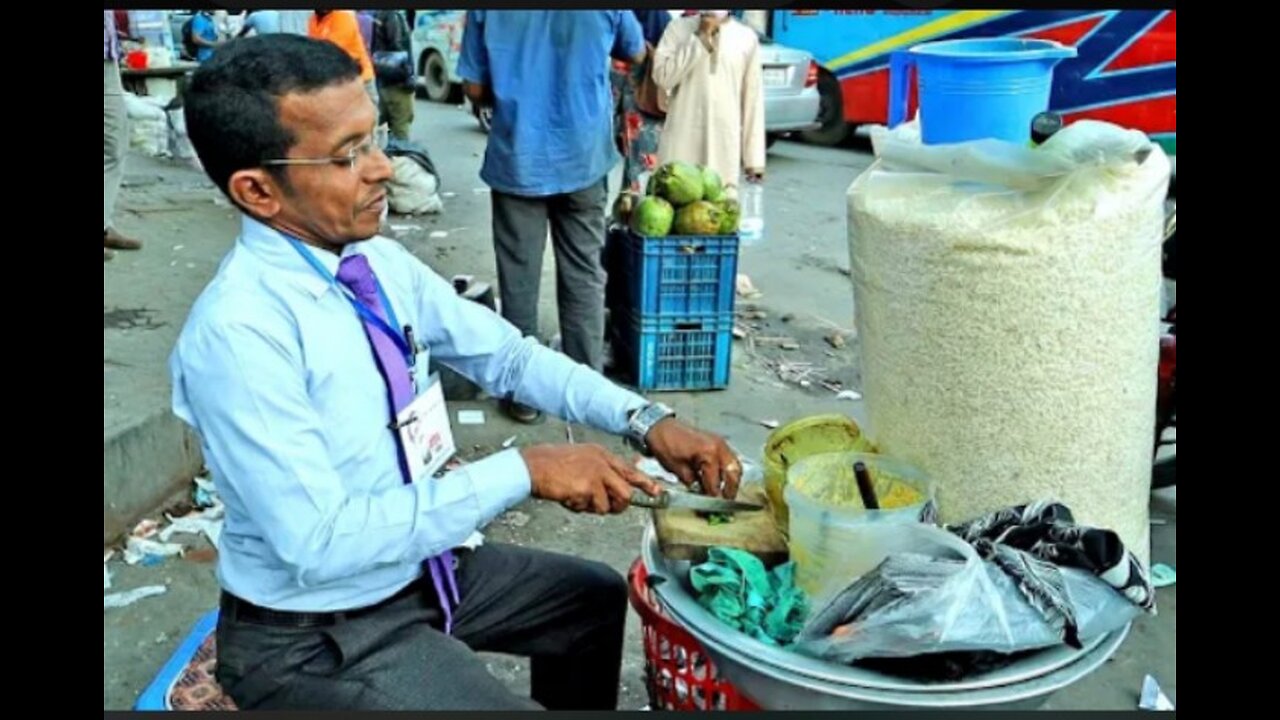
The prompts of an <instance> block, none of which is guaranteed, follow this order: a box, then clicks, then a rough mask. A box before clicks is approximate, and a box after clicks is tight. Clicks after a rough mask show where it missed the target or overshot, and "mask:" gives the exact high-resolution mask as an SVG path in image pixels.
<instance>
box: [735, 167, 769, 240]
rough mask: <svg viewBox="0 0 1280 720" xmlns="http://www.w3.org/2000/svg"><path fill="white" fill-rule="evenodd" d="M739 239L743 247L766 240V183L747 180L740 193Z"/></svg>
mask: <svg viewBox="0 0 1280 720" xmlns="http://www.w3.org/2000/svg"><path fill="white" fill-rule="evenodd" d="M738 207H739V208H740V210H741V215H740V216H739V220H738V240H739V242H740V243H741V244H742V246H743V247H750V246H752V245H759V244H760V243H761V242H762V241H763V240H764V185H762V184H761V183H758V182H751V181H749V180H748V181H747V182H746V183H745V184H743V186H742V190H741V191H740V192H739V193H738Z"/></svg>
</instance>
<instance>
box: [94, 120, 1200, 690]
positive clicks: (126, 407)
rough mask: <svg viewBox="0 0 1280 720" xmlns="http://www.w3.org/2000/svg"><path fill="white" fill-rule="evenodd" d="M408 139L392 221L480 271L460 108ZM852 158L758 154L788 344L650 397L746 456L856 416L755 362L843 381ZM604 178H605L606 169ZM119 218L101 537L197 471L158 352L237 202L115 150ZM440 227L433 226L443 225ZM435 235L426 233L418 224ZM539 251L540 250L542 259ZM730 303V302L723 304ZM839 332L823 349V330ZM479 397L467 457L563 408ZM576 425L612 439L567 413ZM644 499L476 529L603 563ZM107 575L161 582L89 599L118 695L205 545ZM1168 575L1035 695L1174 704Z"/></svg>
mask: <svg viewBox="0 0 1280 720" xmlns="http://www.w3.org/2000/svg"><path fill="white" fill-rule="evenodd" d="M417 111H418V118H417V120H416V122H415V126H414V134H415V137H416V138H418V139H420V140H422V141H424V142H425V143H426V144H427V146H428V147H429V149H430V151H431V153H432V156H433V158H434V160H435V162H436V165H437V167H439V168H440V169H441V172H443V173H444V177H443V183H444V186H443V191H444V192H446V193H447V194H448V195H447V197H446V205H447V207H446V210H445V213H444V214H443V215H439V216H432V217H422V218H399V217H393V218H392V220H391V226H392V232H393V233H394V234H395V235H396V236H397V237H398V238H399V239H400V240H401V241H403V242H404V243H405V245H406V246H407V247H409V248H410V250H412V251H413V252H414V253H415V254H416V255H417V256H418V257H420V258H421V259H422V260H423V261H425V262H426V263H428V264H429V265H431V266H432V267H434V268H435V269H436V270H437V271H439V272H440V273H441V274H443V275H445V276H446V277H447V276H449V275H452V274H455V273H468V274H473V275H476V276H478V277H479V278H480V279H482V280H487V281H493V278H494V265H493V253H492V246H491V242H490V233H489V222H490V221H489V196H488V191H487V189H486V188H485V186H484V184H483V183H482V182H480V180H479V178H478V170H479V166H480V161H481V157H482V154H483V152H484V143H485V137H484V135H483V134H481V132H480V131H479V130H478V128H477V126H476V123H475V121H474V120H473V119H472V118H471V116H470V115H468V114H466V113H464V112H462V111H461V110H459V109H457V108H453V107H448V106H443V105H436V104H429V103H425V102H419V103H418V105H417ZM868 162H869V156H868V155H867V154H866V153H865V152H864V151H861V150H859V149H857V148H816V147H810V146H805V145H800V144H794V143H788V142H782V143H779V144H778V145H776V146H775V147H774V148H773V150H772V151H771V154H770V165H769V184H768V195H767V203H766V212H767V220H768V222H767V226H766V233H767V240H766V242H765V243H764V244H762V245H761V246H758V247H753V248H748V249H746V250H744V252H743V254H742V259H741V268H740V269H741V271H742V272H745V273H747V274H749V275H750V277H751V278H752V280H753V282H754V284H755V286H756V287H757V288H759V289H760V291H761V292H762V293H763V295H762V297H760V298H759V299H757V300H754V301H750V303H749V304H751V305H754V306H755V307H757V308H758V309H759V310H760V311H761V313H760V314H761V315H762V316H763V317H761V318H759V319H757V320H755V321H754V322H755V323H756V324H758V325H760V326H761V329H760V334H762V335H779V336H780V335H786V336H789V337H792V338H794V339H795V340H796V341H797V342H798V343H799V345H800V349H798V350H791V351H788V350H782V349H779V348H777V347H764V346H757V348H756V353H755V354H753V353H751V352H750V351H749V350H748V348H747V347H746V346H745V344H744V343H738V344H737V347H736V348H735V354H734V364H733V375H732V383H731V385H730V387H729V389H727V390H725V391H722V392H708V393H695V394H690V393H675V394H665V395H664V396H663V400H664V401H666V402H668V403H669V404H672V405H673V406H675V407H676V408H677V410H678V411H679V412H680V414H681V415H682V416H683V417H685V418H687V419H689V420H690V421H692V422H694V423H695V424H697V425H700V426H703V427H706V428H709V429H712V430H715V431H718V432H720V433H722V434H724V435H726V436H728V437H729V439H730V441H731V442H732V443H733V444H734V445H735V446H736V447H738V448H739V449H740V450H742V451H743V452H745V453H747V454H748V455H753V456H754V455H758V451H759V448H760V447H761V446H762V444H763V442H764V440H765V436H766V435H767V433H768V432H769V431H768V429H766V428H765V427H764V426H763V425H762V424H761V422H762V421H772V420H776V421H782V422H785V421H787V420H789V419H791V418H795V417H800V416H805V415H811V414H816V413H822V412H845V413H848V414H850V415H852V416H853V417H854V418H856V419H859V420H862V419H864V417H863V408H862V404H861V402H857V401H846V400H838V399H836V398H835V396H834V394H833V393H832V392H830V391H828V390H826V389H823V388H822V387H820V386H818V384H817V383H815V384H814V385H813V386H812V387H810V388H808V389H802V388H800V387H797V386H796V385H794V384H788V383H783V382H781V381H780V380H779V379H778V377H777V375H776V373H774V372H773V371H771V370H769V369H768V368H767V367H766V366H765V362H766V361H767V360H770V359H773V360H776V359H785V360H788V361H793V362H795V361H802V362H809V363H812V364H813V366H814V367H815V368H816V370H815V380H822V379H827V380H835V381H839V382H841V383H843V384H844V386H846V387H850V388H857V387H858V386H859V378H858V375H857V369H856V368H857V342H856V337H855V336H854V335H853V333H852V331H851V330H852V325H853V298H852V291H851V287H850V284H849V278H848V276H847V268H848V252H847V248H846V240H845V223H844V217H845V210H844V207H845V203H844V193H845V190H846V188H847V187H848V186H849V183H850V182H851V181H852V180H853V178H854V177H855V176H856V175H857V173H858V172H860V171H861V170H862V169H863V168H864V167H865V166H866V165H867V164H868ZM614 180H615V182H614V183H613V186H614V187H616V186H617V182H616V173H615V178H614ZM121 204H122V207H121V211H120V213H119V223H118V224H119V226H120V228H121V229H122V230H124V231H126V232H128V233H132V234H134V235H136V236H137V237H140V238H143V239H144V240H145V241H146V243H147V245H146V247H145V248H144V249H143V250H142V251H140V252H133V253H118V254H117V257H116V259H115V260H113V261H111V262H108V263H105V264H104V266H103V475H104V478H103V485H104V487H103V495H104V498H103V500H104V501H103V505H104V523H103V524H104V543H109V542H111V541H112V540H114V539H115V538H117V537H119V535H120V534H121V533H122V532H123V531H124V530H126V529H127V528H129V527H132V525H133V523H134V522H135V521H136V520H137V519H139V518H140V517H143V516H146V515H150V516H155V515H156V512H155V511H156V509H157V508H158V507H160V506H161V505H162V504H163V503H164V502H166V500H167V499H168V498H171V497H173V496H174V494H175V493H183V492H186V490H187V488H188V487H189V480H190V478H191V476H192V475H193V474H194V473H195V472H196V471H197V470H198V469H199V466H200V459H199V452H198V446H197V445H195V444H194V443H193V442H192V439H191V438H190V436H189V434H188V433H187V432H186V431H185V430H184V429H183V428H182V426H181V425H180V424H179V423H178V422H177V421H176V420H174V419H173V418H172V416H171V415H170V414H169V411H168V407H169V382H168V372H167V369H166V361H167V356H168V352H169V350H170V348H171V347H172V345H173V342H174V340H175V338H176V336H177V333H178V331H179V329H180V328H181V325H182V322H183V320H184V318H185V316H186V313H187V311H188V308H189V307H190V304H191V302H192V301H193V300H194V298H195V296H196V295H197V294H198V293H199V291H200V290H201V288H202V287H203V286H204V284H205V283H206V282H207V281H208V280H209V278H210V277H212V275H213V273H214V271H215V270H216V267H217V264H218V262H219V260H220V259H221V257H222V256H223V254H224V253H225V252H226V251H227V250H228V248H229V247H230V246H231V243H232V240H233V238H234V236H235V232H236V229H237V222H236V215H235V213H234V212H233V211H232V210H231V209H230V207H229V206H228V205H227V203H226V202H225V201H224V200H223V199H222V197H221V196H220V195H219V194H218V193H217V192H216V191H215V190H214V189H213V188H212V186H211V185H210V184H209V183H208V182H207V181H206V180H205V179H204V177H203V175H202V174H200V173H199V172H198V171H197V170H195V169H193V168H190V167H185V166H180V165H176V164H172V163H168V162H164V161H156V160H151V159H148V158H141V157H131V158H130V160H129V164H128V174H127V179H126V188H125V190H124V192H123V195H122V203H121ZM442 233H443V234H442ZM433 234H434V237H433ZM550 256H551V254H550V253H548V258H550ZM553 272H554V271H553V268H552V266H551V263H550V260H548V264H547V267H546V268H545V275H544V292H543V299H542V303H541V314H542V318H543V332H544V335H545V336H547V337H549V336H551V335H552V334H554V329H555V309H554V284H553V283H554V274H553ZM741 306H742V303H741V302H740V307H741ZM835 333H839V334H842V335H843V337H845V338H846V339H847V340H848V342H847V343H846V344H845V345H844V346H843V347H839V348H834V347H832V346H831V345H830V344H828V342H826V340H825V338H827V337H829V336H831V335H832V334H835ZM462 408H480V409H484V410H486V415H487V422H486V424H485V425H483V426H459V425H456V424H455V432H456V434H457V436H458V441H459V446H460V447H461V448H462V449H463V453H464V454H465V455H481V454H484V453H485V452H489V451H492V450H493V449H495V448H497V447H499V446H500V445H501V444H502V442H503V441H504V440H505V439H507V438H509V437H512V436H515V437H516V442H518V443H521V444H526V443H535V442H562V441H564V439H565V437H566V430H565V425H564V423H562V422H560V421H558V420H549V421H548V422H546V423H545V424H543V425H539V426H533V427H528V426H518V425H514V424H512V423H510V422H509V421H507V420H506V419H505V418H504V417H503V416H501V415H500V414H499V413H498V412H497V408H496V405H495V404H494V403H492V401H487V400H481V401H476V402H471V403H461V404H456V405H455V408H454V409H462ZM574 435H575V439H576V440H577V441H579V442H582V441H584V440H601V441H603V442H605V443H606V444H609V445H610V446H611V447H615V448H617V449H618V450H619V451H621V450H622V446H621V445H620V444H619V443H618V442H617V441H616V440H613V439H610V438H603V437H601V436H599V435H598V434H596V433H594V432H593V431H589V430H587V429H584V428H581V427H576V428H575V430H574ZM1153 516H1155V517H1157V518H1158V519H1159V524H1157V525H1156V526H1155V527H1154V528H1153V537H1154V543H1155V546H1154V550H1153V553H1154V558H1155V560H1156V561H1158V562H1166V563H1168V564H1170V565H1174V566H1176V564H1177V548H1176V538H1177V498H1176V490H1172V491H1167V492H1165V493H1160V494H1158V495H1156V496H1154V497H1153ZM643 522H644V515H643V514H642V513H641V512H639V511H631V512H628V513H627V514H625V515H622V516H618V517H609V518H598V517H590V516H580V515H572V514H570V513H568V512H566V511H564V510H562V509H561V508H559V507H558V506H553V505H550V504H546V503H541V502H538V501H528V502H526V503H524V504H523V505H521V506H520V507H519V508H516V509H513V510H512V511H510V512H508V513H507V514H505V515H503V516H502V517H500V518H499V519H498V521H496V522H495V523H494V524H493V525H491V526H490V527H489V528H488V529H487V530H486V532H487V533H488V537H489V540H490V541H491V542H514V543H520V544H527V545H533V546H537V547H542V548H546V549H549V550H557V551H563V552H570V553H575V554H579V555H582V556H584V557H589V558H593V559H598V560H601V561H604V562H606V563H608V564H610V565H612V566H613V567H615V568H616V569H618V570H619V571H622V572H625V570H626V569H627V567H628V566H629V565H630V564H631V562H632V561H633V560H634V559H635V557H636V556H637V554H638V549H639V542H640V535H641V531H642V528H643ZM111 568H112V571H113V573H114V585H113V590H122V589H130V588H133V587H138V586H142V585H152V584H164V585H166V586H167V587H168V592H167V593H166V594H164V595H161V596H159V597H153V598H148V599H145V600H142V601H139V602H138V603H137V604H135V605H132V606H129V607H127V608H123V609H113V610H106V611H104V613H103V707H104V709H108V710H111V709H125V708H129V707H131V706H132V704H133V703H134V701H135V700H136V698H137V696H138V694H139V693H140V692H141V690H142V689H143V688H144V687H145V685H146V684H147V682H148V681H149V680H150V678H151V677H152V676H153V675H154V673H155V672H156V671H157V669H158V668H159V667H160V666H161V664H162V663H163V662H164V660H165V659H166V658H167V657H168V656H169V655H170V654H171V653H172V652H173V650H174V649H175V647H176V646H177V644H178V642H179V641H180V639H181V638H182V636H183V635H185V633H186V632H187V630H188V629H189V628H190V626H191V624H192V623H193V622H194V621H195V619H196V618H197V617H199V616H200V615H202V614H203V613H205V612H207V611H208V610H209V609H211V608H212V607H213V606H214V605H215V603H216V598H217V583H216V580H215V579H214V576H213V566H212V564H211V563H210V562H209V558H208V555H207V553H194V554H192V555H190V556H189V557H188V558H186V559H170V560H168V561H167V562H165V563H163V564H161V565H159V566H155V567H129V566H125V565H123V564H121V563H119V562H118V561H115V562H112V563H111ZM1176 623H1177V590H1176V587H1175V588H1169V589H1167V590H1161V591H1160V614H1159V616H1157V617H1154V618H1145V619H1143V620H1141V621H1139V622H1138V623H1137V626H1136V627H1135V629H1134V632H1133V634H1132V635H1131V637H1130V638H1129V640H1128V641H1127V642H1126V643H1125V645H1124V646H1123V647H1122V648H1121V650H1120V652H1119V653H1118V654H1117V656H1116V657H1115V659H1114V660H1112V661H1111V662H1110V663H1109V664H1108V665H1107V666H1106V667H1105V668H1104V669H1102V670H1100V671H1099V672H1097V673H1095V674H1094V675H1092V676H1090V677H1089V678H1087V679H1086V680H1084V681H1082V682H1081V683H1079V684H1077V685H1076V686H1074V687H1071V688H1068V689H1066V690H1064V691H1062V692H1061V693H1059V694H1058V695H1057V696H1055V697H1054V698H1053V699H1052V700H1051V701H1050V707H1052V708H1056V709H1115V710H1122V709H1132V708H1135V707H1136V704H1137V697H1138V691H1139V689H1140V687H1141V685H1142V679H1143V677H1144V676H1145V675H1146V674H1148V673H1149V674H1152V675H1154V676H1155V677H1156V678H1157V679H1158V680H1159V681H1160V683H1161V685H1162V686H1163V687H1164V689H1165V690H1166V692H1167V693H1168V694H1169V695H1170V697H1171V698H1173V699H1174V701H1175V702H1176V691H1177V660H1176V654H1177V643H1176V628H1177V625H1176ZM490 667H491V669H492V670H493V672H494V673H495V674H496V675H498V676H499V677H501V678H503V679H504V680H507V681H508V682H510V683H512V684H513V686H515V687H519V688H527V684H528V678H527V671H526V668H525V666H524V665H523V664H522V663H521V662H519V661H517V660H514V659H511V658H505V657H501V656H491V657H490ZM642 679H643V654H642V649H641V646H640V635H639V627H638V621H637V620H636V618H635V617H634V615H632V617H631V619H630V625H629V628H628V635H627V650H626V661H625V664H624V668H623V688H622V701H621V707H623V708H626V709H636V708H640V707H642V706H644V705H645V704H646V702H647V700H646V697H645V692H644V688H643V682H642Z"/></svg>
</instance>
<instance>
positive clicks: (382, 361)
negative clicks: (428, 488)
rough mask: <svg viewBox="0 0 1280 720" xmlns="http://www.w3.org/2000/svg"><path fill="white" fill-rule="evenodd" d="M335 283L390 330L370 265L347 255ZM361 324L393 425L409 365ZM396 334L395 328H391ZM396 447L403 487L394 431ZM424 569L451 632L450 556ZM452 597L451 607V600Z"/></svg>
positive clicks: (408, 384) (407, 388) (408, 382)
mask: <svg viewBox="0 0 1280 720" xmlns="http://www.w3.org/2000/svg"><path fill="white" fill-rule="evenodd" d="M338 282H341V283H342V284H343V285H346V286H347V287H348V288H350V290H351V292H352V293H354V294H355V296H356V299H357V300H359V301H360V302H361V303H363V304H364V305H365V306H366V307H368V308H369V309H370V310H372V311H373V313H374V314H375V315H377V316H378V318H379V319H380V320H382V322H383V323H384V324H387V325H388V327H390V325H389V323H390V321H389V320H388V319H387V311H386V309H385V308H383V307H382V299H381V294H380V293H379V292H378V279H377V277H376V276H374V274H373V268H371V267H369V261H368V259H366V258H365V257H364V256H363V255H350V256H348V257H345V258H343V259H342V262H341V264H339V266H338ZM361 319H362V320H363V321H364V331H365V335H367V336H368V337H369V342H370V343H371V344H372V345H373V354H374V357H375V358H376V359H377V361H378V367H379V368H380V369H381V370H382V376H383V378H384V379H385V380H386V382H387V389H388V390H389V391H390V393H391V406H392V412H391V417H392V421H393V422H394V420H395V419H396V416H397V415H399V413H400V411H401V410H404V409H405V408H406V407H408V406H409V404H410V403H412V402H413V398H414V394H413V380H412V378H411V376H410V373H409V364H408V362H407V361H406V360H405V357H404V354H403V353H402V352H400V348H399V347H398V346H397V344H396V342H395V341H394V340H392V339H391V338H390V337H387V333H386V332H385V331H384V330H383V329H382V328H381V327H379V326H378V325H376V324H374V323H372V322H370V321H369V320H366V319H364V318H363V316H362V317H361ZM392 329H395V330H398V328H392ZM396 443H397V445H400V451H401V452H400V455H401V457H400V458H399V459H400V474H401V475H402V476H403V477H404V482H405V484H406V485H407V484H409V483H412V482H413V475H412V474H411V473H410V471H409V466H408V461H407V460H406V459H405V454H404V447H403V445H402V444H401V443H400V433H399V431H396ZM424 564H425V565H426V569H427V571H428V572H430V573H431V582H432V584H434V585H435V588H436V595H438V596H439V597H440V608H441V609H442V610H443V611H444V631H445V632H446V633H449V632H452V631H453V608H454V607H456V606H457V604H458V603H460V602H461V600H460V599H459V596H458V584H457V579H456V578H455V577H454V572H453V552H452V551H450V550H446V551H444V552H443V553H441V554H440V555H437V556H436V557H433V558H427V560H426V562H425V563H424ZM446 582H447V583H448V584H449V593H448V594H446V593H445V583H446ZM451 597H452V603H451V602H450V599H451Z"/></svg>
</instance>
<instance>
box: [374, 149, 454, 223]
mask: <svg viewBox="0 0 1280 720" xmlns="http://www.w3.org/2000/svg"><path fill="white" fill-rule="evenodd" d="M391 166H392V167H393V168H394V173H395V175H394V177H393V178H392V179H391V182H389V183H387V199H388V204H389V205H390V207H391V210H392V211H393V212H396V213H398V214H400V215H426V214H435V213H439V212H441V211H443V210H444V201H443V200H441V199H440V195H439V193H438V192H437V190H438V188H439V187H440V182H439V180H438V179H437V178H436V176H435V175H432V174H431V173H429V172H427V170H426V168H424V167H422V166H421V165H419V164H418V163H417V162H415V161H414V160H413V159H412V158H409V157H405V156H396V157H393V158H391Z"/></svg>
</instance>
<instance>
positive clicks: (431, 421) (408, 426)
mask: <svg viewBox="0 0 1280 720" xmlns="http://www.w3.org/2000/svg"><path fill="white" fill-rule="evenodd" d="M396 422H397V423H398V424H399V427H400V442H401V445H402V447H404V453H405V458H406V459H407V461H408V463H409V472H410V476H411V477H412V478H413V481H414V482H418V481H419V480H422V479H424V478H430V477H431V476H432V475H434V474H435V473H436V471H437V470H439V469H440V468H441V467H443V466H444V464H445V463H446V462H448V461H449V458H451V457H453V455H454V453H455V452H457V450H458V448H457V446H456V445H455V444H454V441H453V430H452V429H451V428H450V426H449V410H448V408H447V407H445V403H444V389H443V388H442V387H441V385H440V374H439V373H432V374H431V376H430V378H429V379H428V380H427V389H426V391H424V392H422V393H420V394H419V395H418V396H417V397H415V398H414V399H413V402H411V403H409V406H408V407H406V408H405V409H404V410H401V411H400V414H399V415H397V416H396Z"/></svg>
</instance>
